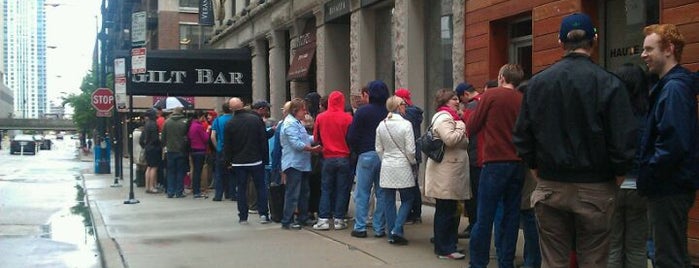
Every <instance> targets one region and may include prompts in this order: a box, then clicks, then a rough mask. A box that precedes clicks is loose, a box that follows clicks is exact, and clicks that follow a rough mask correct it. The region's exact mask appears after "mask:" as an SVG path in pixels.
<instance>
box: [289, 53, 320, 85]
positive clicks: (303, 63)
mask: <svg viewBox="0 0 699 268" xmlns="http://www.w3.org/2000/svg"><path fill="white" fill-rule="evenodd" d="M295 52H296V53H294V57H293V58H292V60H291V67H289V73H287V75H286V79H287V80H294V79H302V78H306V77H307V76H308V69H310V68H311V62H313V56H314V55H315V53H316V46H315V45H306V46H303V47H300V48H297V49H296V51H295Z"/></svg>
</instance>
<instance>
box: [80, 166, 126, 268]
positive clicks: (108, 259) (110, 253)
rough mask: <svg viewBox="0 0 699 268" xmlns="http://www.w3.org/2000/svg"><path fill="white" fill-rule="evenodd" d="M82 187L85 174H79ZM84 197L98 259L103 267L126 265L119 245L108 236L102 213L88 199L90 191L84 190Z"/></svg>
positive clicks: (112, 267) (95, 204) (110, 267)
mask: <svg viewBox="0 0 699 268" xmlns="http://www.w3.org/2000/svg"><path fill="white" fill-rule="evenodd" d="M81 177H82V181H83V187H84V185H85V176H83V175H82V174H81ZM85 199H86V201H87V202H86V203H87V204H88V207H89V208H90V218H91V220H92V229H93V231H94V232H95V239H96V241H97V250H99V252H100V261H101V264H102V267H103V268H119V267H122V268H123V267H127V266H126V265H125V263H126V262H125V261H124V256H123V255H122V253H121V250H119V245H118V244H117V243H116V241H114V240H113V239H112V238H110V236H109V232H108V231H107V227H106V226H105V224H104V219H103V218H102V213H100V210H99V208H98V207H97V203H95V202H94V201H91V200H90V192H89V191H85Z"/></svg>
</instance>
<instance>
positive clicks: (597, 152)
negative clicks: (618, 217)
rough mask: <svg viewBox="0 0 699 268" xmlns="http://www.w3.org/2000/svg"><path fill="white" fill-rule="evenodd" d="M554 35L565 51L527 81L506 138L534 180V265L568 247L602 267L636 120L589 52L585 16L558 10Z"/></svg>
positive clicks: (620, 87) (560, 257)
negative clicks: (558, 25)
mask: <svg viewBox="0 0 699 268" xmlns="http://www.w3.org/2000/svg"><path fill="white" fill-rule="evenodd" d="M559 40H560V42H561V44H562V46H563V48H564V50H565V52H566V53H565V55H564V56H563V58H562V59H561V60H560V61H558V62H556V63H555V64H553V65H552V66H551V67H549V68H548V69H546V70H544V71H541V72H540V73H538V74H537V75H535V76H534V77H532V79H531V80H530V81H529V90H527V92H526V93H525V95H524V99H523V101H522V106H521V112H520V114H519V117H518V118H517V121H516V124H515V131H514V134H513V137H512V138H513V141H514V144H515V147H516V149H517V153H518V155H519V156H520V157H521V158H522V160H523V161H524V162H525V163H526V164H527V165H528V166H529V168H530V171H531V172H532V175H533V176H534V178H536V180H537V181H538V184H537V186H536V189H535V190H534V192H533V193H532V198H531V203H532V206H533V207H534V213H535V214H536V218H537V220H538V229H539V234H540V239H539V241H540V247H541V256H542V264H541V266H542V267H568V261H569V254H570V251H571V250H573V249H574V250H575V251H576V252H577V258H578V264H579V265H580V267H607V260H608V258H609V234H610V230H611V227H612V226H611V217H612V214H613V213H614V207H615V206H614V203H615V202H614V201H615V198H616V193H617V189H618V188H619V184H620V183H621V182H622V181H623V179H624V175H625V174H626V172H627V171H629V169H630V168H631V165H632V160H633V158H634V153H635V144H634V141H635V140H634V139H630V138H629V137H634V135H635V131H636V124H637V123H636V121H635V119H634V117H633V112H632V110H631V103H630V101H629V97H628V95H627V93H626V89H625V86H624V83H623V82H622V81H621V80H619V79H618V78H617V77H616V76H614V75H612V74H610V73H609V72H607V71H606V70H604V69H603V68H601V67H599V66H598V65H597V64H595V63H594V62H593V61H592V60H591V59H590V55H591V54H592V51H593V49H594V46H595V43H596V41H597V31H596V30H595V27H594V25H593V23H592V20H591V19H590V17H589V16H587V15H585V14H583V13H574V14H571V15H568V16H566V17H564V18H563V21H562V22H561V28H560V33H559ZM544 107H545V108H544ZM639 228H643V227H642V226H641V227H639Z"/></svg>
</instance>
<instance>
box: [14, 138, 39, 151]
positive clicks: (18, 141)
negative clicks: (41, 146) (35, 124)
mask: <svg viewBox="0 0 699 268" xmlns="http://www.w3.org/2000/svg"><path fill="white" fill-rule="evenodd" d="M22 152H24V153H31V154H33V155H34V154H36V141H34V137H32V136H29V135H17V136H15V137H14V138H13V139H12V140H11V141H10V154H15V153H22Z"/></svg>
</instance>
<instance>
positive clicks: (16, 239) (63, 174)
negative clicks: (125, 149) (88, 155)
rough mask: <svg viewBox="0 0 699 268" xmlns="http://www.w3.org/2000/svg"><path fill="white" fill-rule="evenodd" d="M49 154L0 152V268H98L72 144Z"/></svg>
mask: <svg viewBox="0 0 699 268" xmlns="http://www.w3.org/2000/svg"><path fill="white" fill-rule="evenodd" d="M53 142H54V143H53V146H52V150H41V151H39V152H38V153H37V154H36V155H19V154H16V155H10V154H9V150H8V148H9V143H8V142H5V143H3V146H2V148H3V149H2V150H0V252H3V256H2V258H0V267H100V257H99V252H98V250H97V247H96V244H95V236H94V231H93V230H92V228H91V225H92V224H91V220H90V215H89V210H88V209H87V207H86V206H85V205H86V204H85V202H83V200H84V188H83V180H82V178H81V175H80V174H81V173H82V172H84V170H85V169H88V168H90V164H91V163H87V162H80V161H79V160H77V159H76V150H75V142H76V140H71V139H70V138H66V139H65V140H54V141H53Z"/></svg>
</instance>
